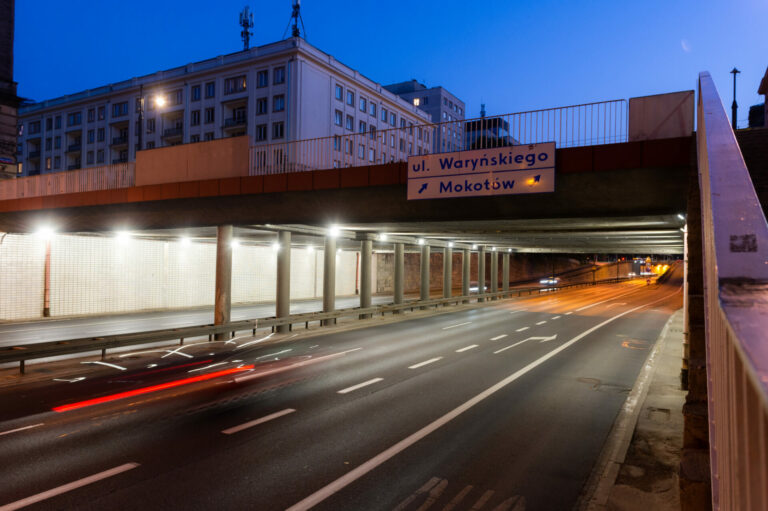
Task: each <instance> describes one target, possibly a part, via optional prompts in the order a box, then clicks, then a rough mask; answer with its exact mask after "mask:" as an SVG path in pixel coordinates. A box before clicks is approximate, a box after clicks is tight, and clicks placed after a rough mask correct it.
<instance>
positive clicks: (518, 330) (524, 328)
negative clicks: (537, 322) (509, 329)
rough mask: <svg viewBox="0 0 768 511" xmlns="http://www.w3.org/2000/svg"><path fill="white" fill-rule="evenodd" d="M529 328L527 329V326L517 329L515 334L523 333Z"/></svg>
mask: <svg viewBox="0 0 768 511" xmlns="http://www.w3.org/2000/svg"><path fill="white" fill-rule="evenodd" d="M529 328H531V327H529V326H524V327H523V328H518V329H517V330H515V332H525V331H526V330H528V329H529Z"/></svg>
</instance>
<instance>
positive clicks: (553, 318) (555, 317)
mask: <svg viewBox="0 0 768 511" xmlns="http://www.w3.org/2000/svg"><path fill="white" fill-rule="evenodd" d="M549 319H552V320H555V319H560V316H554V317H551V318H549Z"/></svg>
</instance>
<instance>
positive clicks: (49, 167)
mask: <svg viewBox="0 0 768 511" xmlns="http://www.w3.org/2000/svg"><path fill="white" fill-rule="evenodd" d="M45 170H51V157H50V156H49V157H48V158H46V159H45Z"/></svg>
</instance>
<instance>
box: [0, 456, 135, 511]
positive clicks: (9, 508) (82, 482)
mask: <svg viewBox="0 0 768 511" xmlns="http://www.w3.org/2000/svg"><path fill="white" fill-rule="evenodd" d="M138 466H139V464H138V463H126V464H124V465H120V466H119V467H115V468H110V469H109V470H105V471H104V472H99V473H98V474H93V475H92V476H88V477H84V478H82V479H78V480H77V481H72V482H71V483H67V484H65V485H62V486H59V487H57V488H53V489H51V490H48V491H44V492H42V493H38V494H37V495H32V496H31V497H27V498H26V499H21V500H17V501H16V502H11V503H10V504H6V505H4V506H2V507H0V511H14V510H16V509H21V508H23V507H26V506H29V505H31V504H36V503H38V502H42V501H44V500H47V499H50V498H51V497H55V496H57V495H61V494H63V493H67V492H69V491H72V490H76V489H78V488H82V487H83V486H87V485H89V484H91V483H95V482H98V481H101V480H102V479H106V478H108V477H112V476H116V475H117V474H121V473H123V472H126V471H128V470H131V469H134V468H136V467H138Z"/></svg>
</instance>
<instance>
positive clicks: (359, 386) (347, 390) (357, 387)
mask: <svg viewBox="0 0 768 511" xmlns="http://www.w3.org/2000/svg"><path fill="white" fill-rule="evenodd" d="M383 379H384V378H374V379H372V380H368V381H364V382H363V383H358V384H357V385H352V386H351V387H347V388H346V389H341V390H339V391H338V392H337V393H338V394H347V393H349V392H352V391H355V390H357V389H362V388H363V387H367V386H368V385H373V384H374V383H379V382H380V381H381V380H383Z"/></svg>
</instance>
